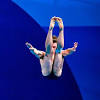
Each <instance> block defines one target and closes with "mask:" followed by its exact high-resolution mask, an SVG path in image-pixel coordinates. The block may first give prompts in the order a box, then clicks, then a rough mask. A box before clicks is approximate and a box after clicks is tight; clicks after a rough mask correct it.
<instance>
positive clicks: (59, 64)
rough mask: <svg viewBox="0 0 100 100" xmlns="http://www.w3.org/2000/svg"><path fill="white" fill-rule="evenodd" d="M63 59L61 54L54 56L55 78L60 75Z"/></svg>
mask: <svg viewBox="0 0 100 100" xmlns="http://www.w3.org/2000/svg"><path fill="white" fill-rule="evenodd" d="M63 62H64V58H63V57H62V54H61V53H57V54H56V55H55V60H54V66H53V73H54V75H55V76H57V77H60V76H61V75H62V69H63Z"/></svg>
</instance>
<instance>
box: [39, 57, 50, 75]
mask: <svg viewBox="0 0 100 100" xmlns="http://www.w3.org/2000/svg"><path fill="white" fill-rule="evenodd" d="M40 64H41V71H42V74H43V76H48V75H49V74H50V73H51V72H52V62H51V59H50V57H48V56H44V58H43V59H40Z"/></svg>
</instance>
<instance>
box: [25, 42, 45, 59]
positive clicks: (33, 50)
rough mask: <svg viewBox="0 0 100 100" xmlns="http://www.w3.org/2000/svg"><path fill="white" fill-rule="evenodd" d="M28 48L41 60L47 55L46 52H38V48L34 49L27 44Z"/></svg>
mask: <svg viewBox="0 0 100 100" xmlns="http://www.w3.org/2000/svg"><path fill="white" fill-rule="evenodd" d="M25 44H26V46H27V47H28V48H29V50H30V52H31V53H32V54H33V55H35V56H36V57H37V58H41V57H42V56H44V55H45V52H44V51H40V50H37V49H36V48H34V47H33V46H32V45H31V44H30V43H28V42H26V43H25Z"/></svg>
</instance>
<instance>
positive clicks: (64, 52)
mask: <svg viewBox="0 0 100 100" xmlns="http://www.w3.org/2000/svg"><path fill="white" fill-rule="evenodd" d="M55 22H57V23H58V26H59V29H60V32H63V28H64V25H63V21H62V19H61V18H59V17H55V16H54V17H52V18H51V21H50V26H49V31H50V32H52V30H53V28H54V25H55ZM61 45H62V46H64V44H63V42H62V44H61ZM26 46H27V47H28V48H29V50H30V51H31V52H32V54H34V55H35V56H36V57H37V58H41V57H42V56H43V57H48V58H46V59H47V60H48V59H49V58H50V59H51V61H52V63H53V62H54V58H55V56H56V61H57V60H59V57H60V56H67V55H70V54H72V53H73V52H75V51H76V48H77V46H78V42H75V43H74V46H73V47H72V48H68V49H65V50H61V52H60V54H58V56H57V55H55V54H56V49H57V43H52V45H50V47H51V51H52V52H50V53H49V54H46V52H44V51H40V50H37V49H36V48H34V47H33V46H32V45H31V44H30V43H28V42H26ZM62 48H63V47H62ZM40 61H44V59H40ZM60 61H62V59H61V60H60ZM56 65H57V64H56Z"/></svg>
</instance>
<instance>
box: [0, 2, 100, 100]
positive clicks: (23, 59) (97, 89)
mask: <svg viewBox="0 0 100 100" xmlns="http://www.w3.org/2000/svg"><path fill="white" fill-rule="evenodd" d="M99 11H100V1H99V0H95V1H94V0H87V1H85V0H81V1H78V0H76V1H74V0H71V1H69V0H62V1H60V0H58V1H57V0H50V1H46V0H42V1H40V0H23V1H20V0H13V1H2V2H1V3H0V43H1V46H0V100H27V99H29V100H40V99H41V100H46V99H48V100H51V99H52V100H54V99H55V100H73V99H75V100H100V52H99V51H100V46H99V43H100V40H99V37H100V27H99V26H100V19H99V18H100V13H99ZM52 16H59V17H62V19H63V21H64V27H65V28H64V36H65V37H64V38H65V46H64V49H66V48H69V47H72V46H73V43H74V42H75V41H77V42H79V46H78V48H77V51H76V53H74V54H73V55H70V56H68V57H65V62H64V69H63V74H62V77H61V78H58V79H57V78H54V77H53V76H51V77H49V78H46V77H43V76H42V75H41V68H40V64H39V60H38V59H37V58H35V57H34V56H33V55H32V54H30V52H29V50H28V49H27V48H26V46H25V42H27V41H28V42H30V43H32V45H33V46H34V47H36V48H37V49H39V50H44V51H45V47H44V44H45V38H46V34H47V32H48V26H49V22H50V18H51V17H52ZM53 34H56V35H58V27H57V24H56V27H55V28H54V32H53Z"/></svg>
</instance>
